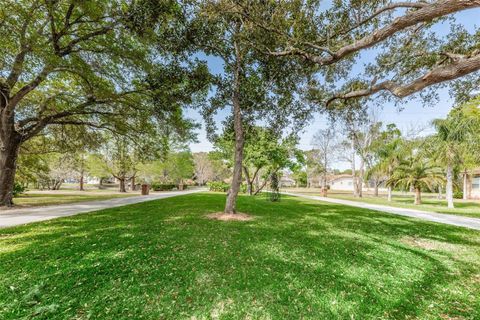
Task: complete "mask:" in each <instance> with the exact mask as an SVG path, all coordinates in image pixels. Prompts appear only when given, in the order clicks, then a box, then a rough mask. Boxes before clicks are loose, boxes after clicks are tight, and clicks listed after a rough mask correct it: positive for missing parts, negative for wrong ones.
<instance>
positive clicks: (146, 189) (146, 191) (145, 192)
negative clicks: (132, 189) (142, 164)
mask: <svg viewBox="0 0 480 320" xmlns="http://www.w3.org/2000/svg"><path fill="white" fill-rule="evenodd" d="M149 193H150V186H149V185H148V184H142V196H148V194H149Z"/></svg>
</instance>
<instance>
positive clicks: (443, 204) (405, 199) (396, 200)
mask: <svg viewBox="0 0 480 320" xmlns="http://www.w3.org/2000/svg"><path fill="white" fill-rule="evenodd" d="M283 191H286V192H293V193H298V194H305V195H316V196H320V194H321V192H320V189H308V188H292V189H289V188H287V189H283ZM328 197H330V198H335V199H343V200H351V201H360V202H366V203H371V204H380V205H385V206H391V207H397V208H407V209H416V210H424V211H429V212H438V213H446V214H454V215H459V216H465V217H473V218H480V201H478V200H461V199H455V200H454V202H455V208H454V209H449V208H448V207H447V200H445V199H437V195H434V194H428V193H426V194H422V204H421V205H414V204H413V200H414V197H413V195H410V194H407V195H405V194H400V193H395V194H394V196H393V197H392V201H391V202H388V201H387V196H386V195H385V194H381V195H380V196H378V197H375V196H373V195H372V194H368V193H364V195H363V197H362V198H355V197H354V196H353V195H352V194H351V192H346V191H336V190H335V191H334V190H331V191H330V192H329V193H328Z"/></svg>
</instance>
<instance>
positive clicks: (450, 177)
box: [445, 164, 455, 209]
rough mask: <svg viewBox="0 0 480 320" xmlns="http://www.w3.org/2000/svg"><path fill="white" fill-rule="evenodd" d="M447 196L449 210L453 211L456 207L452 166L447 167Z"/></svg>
mask: <svg viewBox="0 0 480 320" xmlns="http://www.w3.org/2000/svg"><path fill="white" fill-rule="evenodd" d="M445 194H446V197H447V203H448V208H451V209H453V208H454V207H455V205H454V204H453V168H452V166H451V165H450V164H448V165H447V186H446V190H445Z"/></svg>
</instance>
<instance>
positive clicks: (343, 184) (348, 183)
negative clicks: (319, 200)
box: [328, 174, 353, 191]
mask: <svg viewBox="0 0 480 320" xmlns="http://www.w3.org/2000/svg"><path fill="white" fill-rule="evenodd" d="M328 184H329V185H330V189H331V190H342V191H353V178H352V175H350V174H340V175H336V176H331V177H329V181H328Z"/></svg>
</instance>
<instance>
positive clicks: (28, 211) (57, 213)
mask: <svg viewBox="0 0 480 320" xmlns="http://www.w3.org/2000/svg"><path fill="white" fill-rule="evenodd" d="M201 191H205V190H204V189H195V190H187V191H171V192H162V193H151V194H150V195H148V196H135V197H126V198H115V199H109V200H98V201H85V202H77V203H68V204H62V205H52V206H45V207H34V208H20V209H8V210H4V211H0V228H6V227H12V226H17V225H21V224H26V223H31V222H37V221H44V220H50V219H55V218H60V217H68V216H73V215H76V214H79V213H85V212H91V211H97V210H102V209H107V208H114V207H121V206H126V205H129V204H134V203H140V202H145V201H151V200H157V199H164V198H170V197H175V196H180V195H184V194H190V193H196V192H201Z"/></svg>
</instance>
